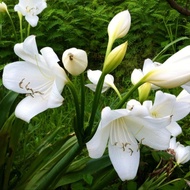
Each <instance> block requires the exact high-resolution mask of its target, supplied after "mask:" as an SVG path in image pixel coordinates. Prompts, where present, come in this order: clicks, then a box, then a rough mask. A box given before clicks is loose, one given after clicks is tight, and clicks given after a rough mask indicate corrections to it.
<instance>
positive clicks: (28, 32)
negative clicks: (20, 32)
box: [27, 24, 30, 37]
mask: <svg viewBox="0 0 190 190" xmlns="http://www.w3.org/2000/svg"><path fill="white" fill-rule="evenodd" d="M29 35H30V24H28V27H27V37H28V36H29Z"/></svg>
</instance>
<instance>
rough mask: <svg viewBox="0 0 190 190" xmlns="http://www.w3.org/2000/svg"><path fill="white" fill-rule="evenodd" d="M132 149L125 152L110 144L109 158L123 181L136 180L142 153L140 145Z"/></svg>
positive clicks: (134, 145) (135, 145)
mask: <svg viewBox="0 0 190 190" xmlns="http://www.w3.org/2000/svg"><path fill="white" fill-rule="evenodd" d="M130 148H131V149H128V150H124V149H122V148H120V147H117V146H113V145H111V144H110V143H109V146H108V149H109V157H110V159H111V162H112V164H113V167H114V169H115V170H116V172H117V174H118V175H119V177H120V178H121V180H122V181H125V180H131V179H134V178H135V176H136V174H137V170H138V166H139V159H140V151H139V150H138V145H137V144H133V145H131V147H130ZM126 149H127V147H126Z"/></svg>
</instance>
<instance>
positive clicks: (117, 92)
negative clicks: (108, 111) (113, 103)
mask: <svg viewBox="0 0 190 190" xmlns="http://www.w3.org/2000/svg"><path fill="white" fill-rule="evenodd" d="M111 87H112V88H113V90H114V91H115V92H116V94H117V95H118V97H119V99H120V100H122V97H121V94H120V92H119V90H118V89H117V87H116V86H115V85H112V86H111Z"/></svg>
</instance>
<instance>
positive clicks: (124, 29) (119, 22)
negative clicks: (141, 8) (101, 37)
mask: <svg viewBox="0 0 190 190" xmlns="http://www.w3.org/2000/svg"><path fill="white" fill-rule="evenodd" d="M130 26H131V16H130V13H129V11H128V10H125V11H122V12H120V13H118V14H116V15H115V16H114V17H113V18H112V20H111V21H110V23H109V25H108V36H109V38H110V39H112V41H114V40H115V39H117V38H122V37H124V36H125V35H126V34H127V33H128V31H129V28H130Z"/></svg>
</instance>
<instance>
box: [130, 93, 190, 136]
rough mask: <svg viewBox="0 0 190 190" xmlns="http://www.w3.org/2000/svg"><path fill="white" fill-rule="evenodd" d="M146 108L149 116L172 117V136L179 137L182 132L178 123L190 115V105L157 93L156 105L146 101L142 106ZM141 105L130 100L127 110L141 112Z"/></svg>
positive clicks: (170, 125) (170, 127) (168, 127)
mask: <svg viewBox="0 0 190 190" xmlns="http://www.w3.org/2000/svg"><path fill="white" fill-rule="evenodd" d="M142 106H143V107H146V108H147V110H148V112H149V115H150V116H151V117H155V118H163V117H166V116H171V123H170V124H169V125H168V126H167V129H168V130H169V131H170V133H171V135H172V136H177V135H179V134H180V133H181V132H182V130H181V127H180V126H179V125H178V123H177V122H176V121H179V120H181V119H182V118H184V117H185V116H187V115H188V113H189V109H190V105H189V104H187V103H186V102H182V101H179V100H178V99H177V98H176V96H174V95H171V94H168V93H163V92H162V91H157V92H156V95H155V100H154V103H152V101H149V100H146V101H144V102H143V104H142ZM142 106H141V103H140V102H138V101H136V100H130V101H129V102H128V103H127V109H129V110H133V111H136V110H137V111H136V112H139V111H140V110H141V109H140V108H141V107H142Z"/></svg>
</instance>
